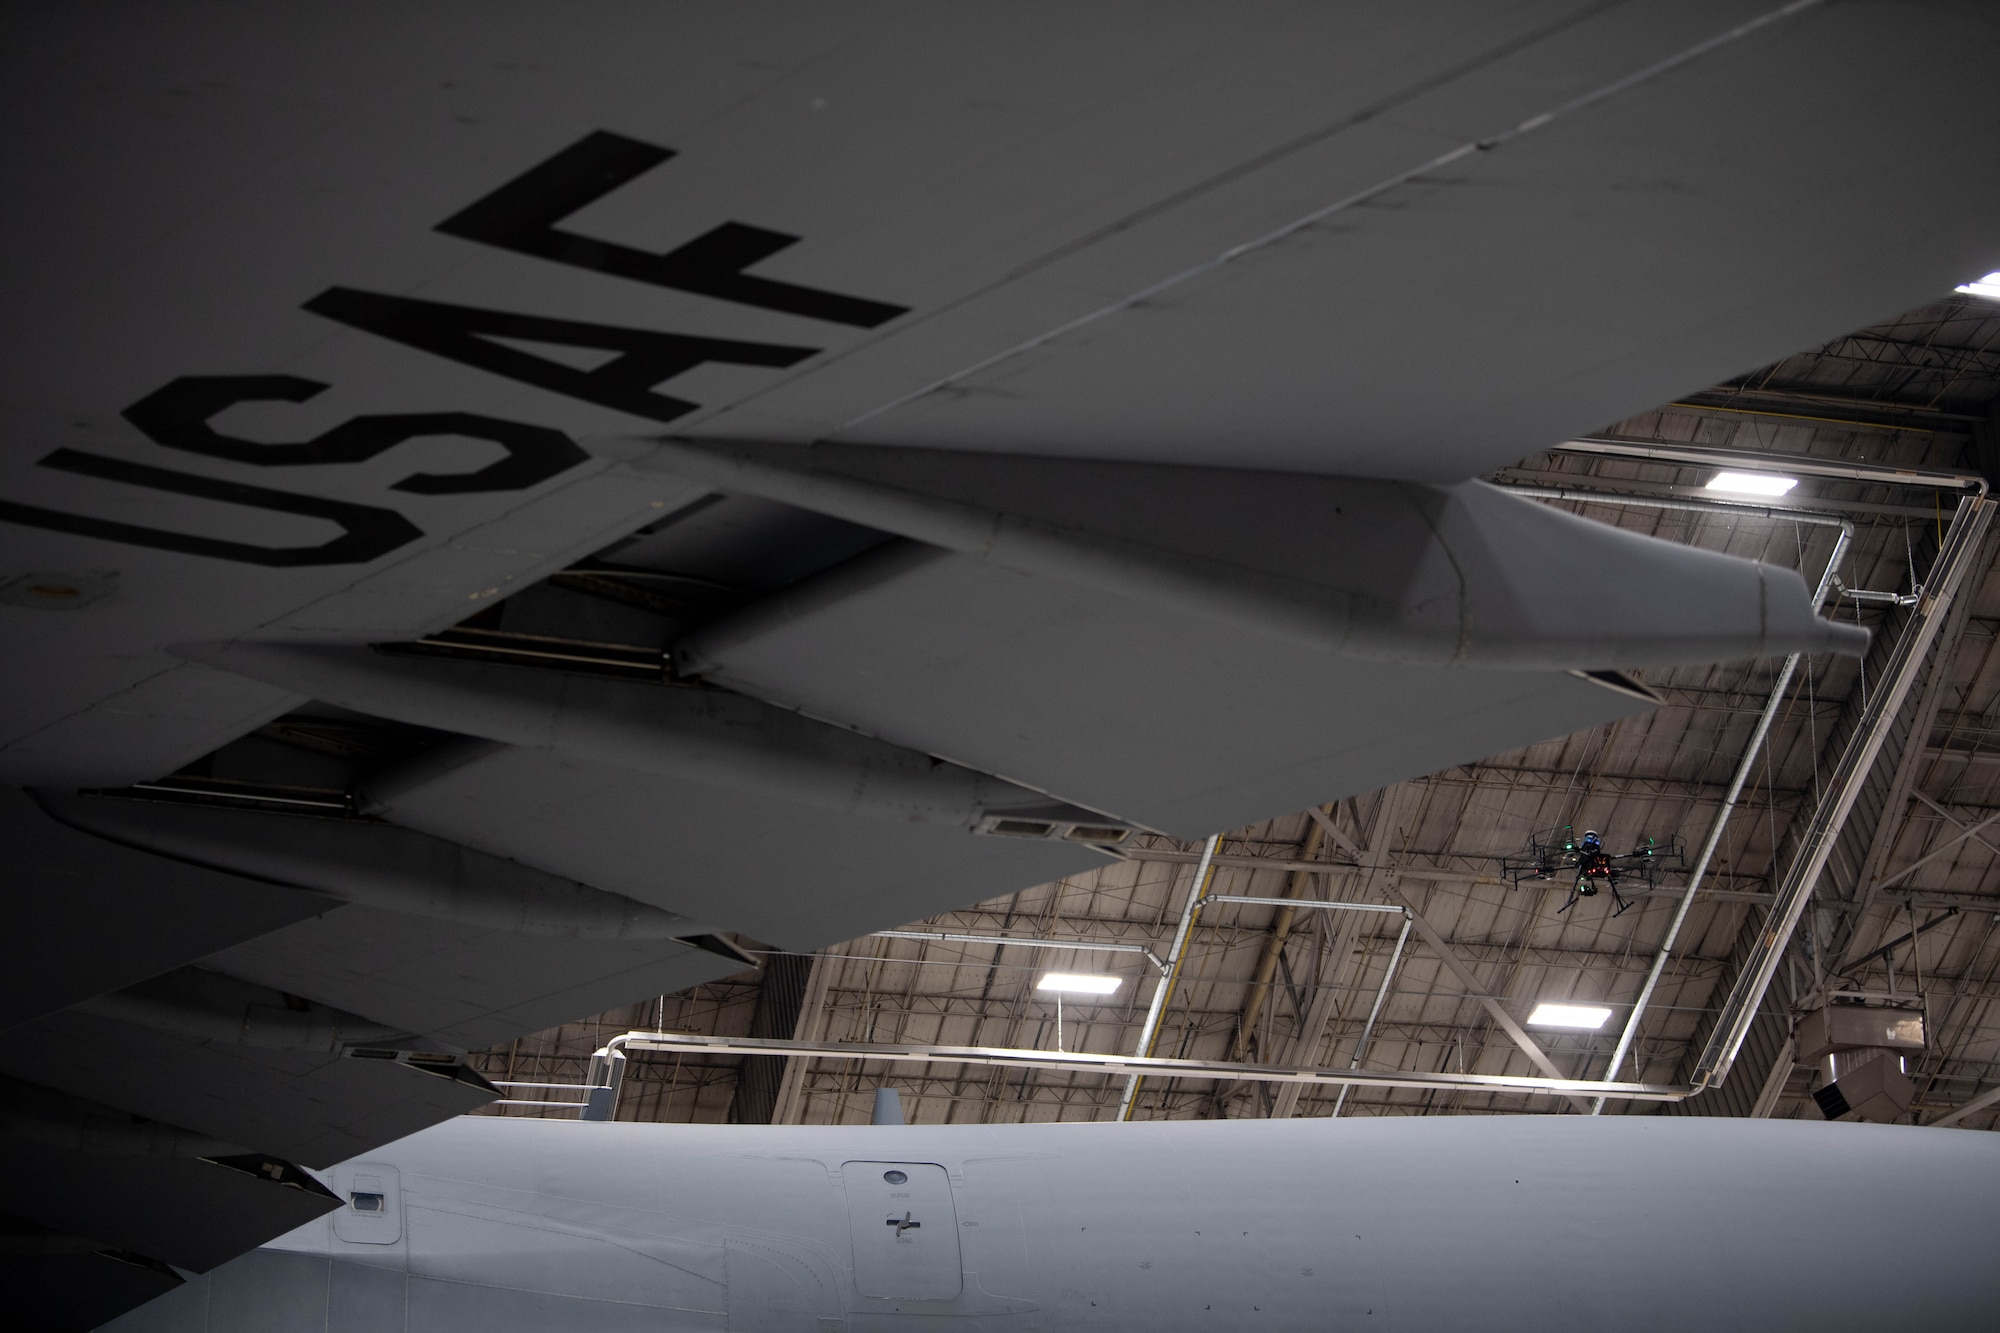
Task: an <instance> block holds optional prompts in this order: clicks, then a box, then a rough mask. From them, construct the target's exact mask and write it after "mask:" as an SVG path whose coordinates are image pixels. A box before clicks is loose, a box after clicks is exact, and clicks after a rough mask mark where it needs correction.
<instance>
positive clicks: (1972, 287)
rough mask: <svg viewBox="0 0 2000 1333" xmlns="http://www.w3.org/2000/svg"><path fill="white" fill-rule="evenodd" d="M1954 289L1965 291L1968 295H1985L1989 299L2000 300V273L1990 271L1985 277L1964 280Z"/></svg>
mask: <svg viewBox="0 0 2000 1333" xmlns="http://www.w3.org/2000/svg"><path fill="white" fill-rule="evenodd" d="M1952 290H1953V291H1955V292H1964V293H1965V294H1966V295H1967V296H1983V297H1985V298H1986V299H1988V300H1989V301H2000V273H1989V274H1987V275H1986V276H1985V277H1983V278H1974V279H1973V280H1972V281H1971V282H1962V283H1960V284H1959V285H1958V286H1956V287H1954V288H1952Z"/></svg>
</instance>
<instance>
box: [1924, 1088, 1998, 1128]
mask: <svg viewBox="0 0 2000 1333" xmlns="http://www.w3.org/2000/svg"><path fill="white" fill-rule="evenodd" d="M1995 1103H2000V1086H1996V1087H1991V1088H1988V1089H1987V1090H1986V1091H1984V1092H1982V1093H1980V1094H1979V1095H1978V1096H1977V1097H1974V1098H1973V1099H1972V1100H1971V1101H1969V1102H1967V1103H1966V1104H1965V1105H1963V1106H1961V1107H1959V1108H1958V1109H1957V1110H1955V1111H1947V1112H1945V1113H1944V1114H1943V1115H1941V1116H1939V1117H1938V1118H1937V1119H1935V1120H1933V1121H1931V1122H1930V1123H1931V1124H1932V1125H1934V1126H1937V1127H1940V1128H1942V1127H1946V1126H1950V1125H1955V1124H1957V1123H1958V1122H1959V1121H1961V1120H1963V1119H1965V1117H1967V1116H1969V1115H1973V1114H1976V1113H1977V1112H1980V1111H1984V1110H1985V1109H1986V1108H1987V1107H1989V1106H1992V1105H1994V1104H1995Z"/></svg>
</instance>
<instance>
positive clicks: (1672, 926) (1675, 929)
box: [1590, 523, 1854, 1115]
mask: <svg viewBox="0 0 2000 1333" xmlns="http://www.w3.org/2000/svg"><path fill="white" fill-rule="evenodd" d="M1853 538H1854V525H1853V524H1851V523H1842V524H1841V527H1840V536H1838V537H1836V538H1835V539H1834V543H1833V554H1832V555H1830V556H1828V557H1827V561H1826V570H1825V572H1824V573H1822V574H1821V575H1820V576H1819V588H1818V589H1817V590H1816V591H1815V592H1814V593H1813V608H1814V609H1815V610H1817V609H1818V608H1819V605H1820V603H1821V602H1824V601H1825V600H1826V594H1827V592H1828V591H1829V590H1830V589H1832V587H1833V584H1834V580H1835V579H1836V578H1837V577H1838V576H1839V573H1840V562H1841V560H1842V559H1843V558H1845V557H1846V555H1847V546H1848V543H1849V542H1850V541H1852V540H1853ZM1799 657H1800V654H1798V653H1793V654H1792V655H1791V656H1790V657H1787V658H1786V659H1785V665H1784V667H1783V668H1782V669H1781V670H1780V671H1779V672H1778V679H1777V683H1776V684H1774V685H1773V686H1772V687H1771V697H1770V699H1768V700H1767V701H1766V702H1765V704H1764V711H1763V713H1762V714H1760V715H1759V716H1758V718H1757V726H1756V727H1755V729H1753V730H1752V731H1751V733H1750V743H1749V744H1748V745H1745V746H1744V747H1743V758H1742V759H1740V760H1738V761H1737V764H1736V772H1735V773H1734V775H1732V776H1731V777H1730V779H1729V791H1728V792H1727V793H1726V794H1725V795H1724V796H1723V798H1722V808H1721V809H1720V810H1717V811H1716V812H1715V822H1714V823H1712V824H1710V825H1709V827H1708V837H1707V838H1706V839H1704V840H1703V842H1702V845H1701V852H1700V854H1699V855H1697V856H1696V857H1695V860H1694V869H1692V870H1690V871H1689V872H1688V881H1687V887H1686V888H1685V889H1682V890H1681V901H1680V906H1679V907H1677V908H1676V909H1675V910H1674V919H1673V920H1672V921H1671V922H1670V923H1668V925H1667V933H1666V936H1665V938H1663V939H1662V940H1661V941H1660V948H1659V952H1657V953H1655V954H1654V955H1653V968H1652V971H1650V972H1648V973H1647V974H1646V984H1645V985H1644V986H1641V987H1640V988H1639V999H1638V1002H1637V1003H1635V1004H1634V1005H1633V1006H1632V1012H1631V1014H1630V1015H1629V1016H1628V1017H1627V1018H1626V1019H1625V1029H1624V1031H1622V1032H1620V1033H1619V1034H1618V1045H1617V1047H1616V1048H1615V1049H1614V1050H1613V1051H1612V1052H1611V1065H1610V1068H1609V1070H1608V1072H1607V1073H1606V1074H1605V1075H1604V1077H1606V1078H1607V1079H1613V1078H1616V1077H1618V1067H1619V1066H1620V1065H1622V1064H1624V1063H1625V1055H1626V1052H1628V1051H1630V1050H1631V1049H1632V1043H1633V1041H1634V1040H1636V1039H1637V1037H1638V1035H1639V1018H1640V1016H1641V1015H1642V1014H1644V1013H1645V1012H1646V1006H1647V1005H1648V1004H1650V1003H1651V1002H1652V999H1653V990H1654V988H1655V987H1657V986H1658V985H1659V984H1660V974H1661V973H1663V972H1664V971H1666V968H1667V960H1668V959H1669V958H1670V957H1672V956H1673V951H1674V945H1675V943H1676V942H1678V941H1679V939H1680V935H1681V926H1682V925H1683V924H1684V923H1685V922H1686V921H1687V918H1688V911H1689V909H1690V908H1692V907H1693V906H1694V895H1695V893H1696V891H1697V890H1699V889H1700V888H1701V882H1702V880H1703V879H1704V878H1706V877H1707V875H1708V863H1709V862H1710V861H1711V860H1713V859H1714V857H1715V849H1716V848H1717V847H1719V846H1721V845H1722V835H1723V832H1724V830H1726V829H1727V828H1728V827H1729V815H1730V812H1731V811H1733V810H1734V809H1735V808H1736V802H1737V800H1738V799H1739V798H1740V797H1741V796H1742V795H1743V786H1744V784H1745V783H1746V782H1748V781H1749V779H1750V774H1751V771H1752V770H1753V769H1754V768H1755V767H1756V764H1757V752H1758V751H1759V750H1761V749H1762V748H1763V746H1764V738H1765V737H1766V736H1768V735H1769V734H1770V731H1771V723H1772V722H1773V721H1774V720H1776V718H1777V716H1778V709H1779V707H1780V706H1781V705H1783V703H1784V702H1785V692H1786V691H1787V690H1789V689H1790V688H1791V686H1792V675H1793V673H1794V672H1796V671H1797V670H1798V667H1799ZM1775 853H1776V849H1775V848H1774V849H1773V854H1775ZM1590 1113H1591V1114H1592V1115H1602V1114H1604V1098H1602V1097H1599V1098H1597V1099H1595V1100H1594V1101H1593V1102H1592V1103H1591V1106H1590Z"/></svg>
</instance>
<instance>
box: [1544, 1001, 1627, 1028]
mask: <svg viewBox="0 0 2000 1333" xmlns="http://www.w3.org/2000/svg"><path fill="white" fill-rule="evenodd" d="M1610 1021H1611V1011H1610V1010H1609V1009H1602V1008H1599V1007H1598V1006H1597V1005H1594V1004H1538V1005H1536V1006H1535V1012H1534V1013H1532V1014H1529V1015H1528V1026H1529V1027H1531V1028H1574V1029H1576V1030H1578V1031H1581V1032H1596V1031H1597V1030H1598V1029H1600V1028H1602V1027H1603V1026H1604V1025H1605V1024H1606V1023H1608V1022H1610Z"/></svg>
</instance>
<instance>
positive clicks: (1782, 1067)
mask: <svg viewBox="0 0 2000 1333" xmlns="http://www.w3.org/2000/svg"><path fill="white" fill-rule="evenodd" d="M1798 1050H1799V1047H1798V1043H1797V1042H1796V1041H1794V1040H1792V1039H1791V1038H1790V1037H1787V1038H1785V1044H1784V1045H1783V1046H1781V1047H1779V1048H1778V1058H1777V1059H1775V1060H1773V1061H1772V1062H1771V1072H1770V1073H1768V1074H1766V1075H1764V1086H1763V1088H1762V1090H1760V1091H1759V1092H1758V1093H1757V1100H1756V1102H1755V1103H1754V1104H1753V1105H1752V1106H1751V1107H1750V1118H1751V1119H1752V1120H1769V1119H1770V1118H1771V1112H1773V1111H1775V1110H1777V1109H1778V1098H1780V1097H1782V1096H1783V1095H1784V1092H1785V1084H1786V1083H1787V1082H1789V1081H1790V1080H1791V1077H1792V1067H1793V1066H1794V1065H1795V1064H1797V1063H1798ZM1601 1104H1602V1103H1600V1105H1601Z"/></svg>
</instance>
